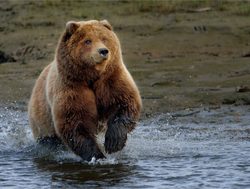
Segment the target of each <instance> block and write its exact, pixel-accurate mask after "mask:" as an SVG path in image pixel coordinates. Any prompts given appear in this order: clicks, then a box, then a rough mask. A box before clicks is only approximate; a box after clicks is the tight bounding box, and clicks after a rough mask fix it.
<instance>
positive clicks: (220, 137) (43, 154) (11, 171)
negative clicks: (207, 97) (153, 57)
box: [0, 106, 250, 188]
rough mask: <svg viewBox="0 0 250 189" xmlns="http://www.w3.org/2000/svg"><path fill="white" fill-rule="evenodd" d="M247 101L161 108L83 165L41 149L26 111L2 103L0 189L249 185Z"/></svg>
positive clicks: (68, 155) (59, 152) (73, 158)
mask: <svg viewBox="0 0 250 189" xmlns="http://www.w3.org/2000/svg"><path fill="white" fill-rule="evenodd" d="M249 112H250V107H249V106H238V107H236V106H223V107H221V108H216V109H215V108H210V109H209V108H199V109H190V110H184V111H178V112H172V113H162V114H159V115H156V116H154V117H151V118H147V119H144V120H141V121H140V122H139V125H138V127H137V128H136V129H135V131H134V132H133V133H132V134H131V135H130V136H129V138H128V142H127V146H126V147H125V149H124V150H123V151H122V152H119V153H116V154H113V155H109V156H108V157H107V159H105V160H101V161H97V162H88V163H87V162H82V161H81V159H80V158H78V157H76V156H75V155H74V154H72V153H71V152H68V151H62V150H53V151H51V149H47V148H44V147H42V146H38V145H37V144H36V143H35V141H34V140H33V137H32V134H31V130H30V128H29V126H28V120H27V112H25V111H20V110H15V109H10V108H7V107H6V108H2V107H1V108H0V117H1V123H0V186H1V188H8V187H13V188H20V187H25V188H34V187H44V188H50V187H51V188H61V187H67V188H68V187H69V188H82V187H100V188H130V187H138V188H142V187H143V188H248V187H249V185H250V182H249V174H250V163H249V161H248V160H249V158H250V154H249V150H250V126H249V121H250V120H249V119H250V116H249Z"/></svg>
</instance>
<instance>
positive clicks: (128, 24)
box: [0, 0, 250, 117]
mask: <svg viewBox="0 0 250 189" xmlns="http://www.w3.org/2000/svg"><path fill="white" fill-rule="evenodd" d="M0 7H1V8H0V10H1V11H0V21H1V23H2V24H1V26H0V35H1V36H2V37H1V38H0V51H1V53H0V54H3V53H4V54H3V58H4V59H5V61H4V62H1V64H0V86H1V90H0V103H1V104H7V105H10V106H11V103H14V104H15V103H19V104H24V106H27V103H28V99H29V97H30V94H31V90H32V87H33V86H34V82H35V80H36V78H37V77H38V75H39V74H40V73H41V71H42V69H43V68H44V67H45V66H46V65H47V64H49V63H50V62H51V61H52V60H53V58H54V52H55V48H56V46H57V41H58V39H59V37H60V35H61V33H62V31H63V30H64V28H65V23H66V22H67V21H69V20H76V21H77V20H89V19H98V20H101V19H107V20H109V22H110V23H111V24H112V26H113V28H114V31H115V32H116V33H117V35H118V37H119V38H120V41H121V45H122V52H123V57H124V61H125V63H126V65H127V67H128V70H129V71H130V72H131V74H132V76H133V78H134V79H135V81H136V83H137V85H138V87H139V90H140V91H141V96H142V99H143V105H144V109H143V116H144V117H146V116H148V115H152V114H155V113H156V114H157V113H163V112H164V113H167V112H172V111H176V110H181V109H185V108H192V107H200V106H211V105H215V106H217V105H221V104H237V105H247V104H250V92H249V89H250V71H249V70H250V64H249V61H250V55H249V54H250V38H249V32H250V23H249V15H250V3H249V2H243V1H235V2H230V3H228V2H227V1H197V2H196V1H182V0H180V1H157V2H153V1H134V2H131V1H115V2H108V1H105V2H99V3H97V2H95V1H67V0H56V1H52V0H46V1H45V0H44V1H29V0H26V1H1V2H0ZM93 7H95V11H92V10H93ZM204 7H205V8H206V7H209V9H200V8H204ZM197 10H203V11H197ZM204 10H207V11H204ZM6 57H7V58H6ZM8 57H9V58H8ZM12 58H13V59H12ZM12 60H13V61H12ZM241 89H246V90H241Z"/></svg>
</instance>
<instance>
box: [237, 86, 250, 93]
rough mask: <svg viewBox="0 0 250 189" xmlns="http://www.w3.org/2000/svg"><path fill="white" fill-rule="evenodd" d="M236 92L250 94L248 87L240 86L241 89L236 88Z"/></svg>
mask: <svg viewBox="0 0 250 189" xmlns="http://www.w3.org/2000/svg"><path fill="white" fill-rule="evenodd" d="M235 90H236V92H237V93H244V92H250V88H249V87H248V86H239V87H236V89H235Z"/></svg>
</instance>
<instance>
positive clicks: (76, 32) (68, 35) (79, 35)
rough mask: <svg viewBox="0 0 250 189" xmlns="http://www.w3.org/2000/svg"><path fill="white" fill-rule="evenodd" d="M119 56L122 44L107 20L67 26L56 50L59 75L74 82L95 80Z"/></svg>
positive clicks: (69, 23) (82, 22)
mask: <svg viewBox="0 0 250 189" xmlns="http://www.w3.org/2000/svg"><path fill="white" fill-rule="evenodd" d="M120 56H121V51H120V43H119V40H118V38H117V36H116V34H115V33H114V32H113V29H112V26H111V25H110V24H109V22H108V21H107V20H102V21H97V20H91V21H81V22H75V21H70V22H68V23H67V24H66V29H65V32H64V34H63V35H62V37H61V39H60V42H59V45H58V49H57V59H58V60H59V61H58V62H59V63H58V64H61V65H59V66H58V67H59V71H60V69H61V70H62V69H64V70H63V71H64V73H63V74H71V76H70V77H69V78H73V79H75V80H81V79H86V78H87V79H90V80H93V79H95V78H96V77H98V76H100V74H102V73H103V72H105V70H107V69H108V67H110V68H111V67H112V65H111V66H110V64H112V63H113V62H119V61H118V60H119V58H120ZM65 71H66V72H69V73H65Z"/></svg>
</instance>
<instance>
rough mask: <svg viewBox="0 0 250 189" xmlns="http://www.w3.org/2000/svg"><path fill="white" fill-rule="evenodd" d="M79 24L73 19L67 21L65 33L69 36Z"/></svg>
mask: <svg viewBox="0 0 250 189" xmlns="http://www.w3.org/2000/svg"><path fill="white" fill-rule="evenodd" d="M79 26H80V25H79V24H78V23H77V22H75V21H69V22H67V24H66V33H67V35H69V36H71V35H72V34H73V33H74V32H75V31H76V30H77V28H79Z"/></svg>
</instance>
